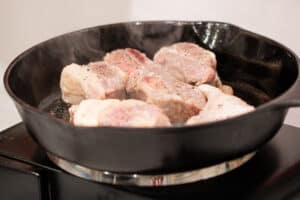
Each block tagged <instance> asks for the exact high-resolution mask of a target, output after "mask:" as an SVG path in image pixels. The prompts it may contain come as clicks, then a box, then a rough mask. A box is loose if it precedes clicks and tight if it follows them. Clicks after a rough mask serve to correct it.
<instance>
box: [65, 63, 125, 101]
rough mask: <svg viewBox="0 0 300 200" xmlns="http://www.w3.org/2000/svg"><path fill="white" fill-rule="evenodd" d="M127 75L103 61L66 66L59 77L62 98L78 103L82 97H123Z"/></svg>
mask: <svg viewBox="0 0 300 200" xmlns="http://www.w3.org/2000/svg"><path fill="white" fill-rule="evenodd" d="M126 80H127V76H126V74H125V73H124V72H123V71H121V70H120V69H119V68H118V67H116V66H113V65H108V64H106V63H105V62H95V63H89V64H88V65H83V66H80V65H77V64H71V65H68V66H66V67H65V68H64V69H63V71H62V73H61V79H60V87H61V91H62V98H63V100H64V101H65V102H67V103H71V104H78V103H79V102H80V101H81V100H83V99H105V98H121V99H122V98H125V85H126Z"/></svg>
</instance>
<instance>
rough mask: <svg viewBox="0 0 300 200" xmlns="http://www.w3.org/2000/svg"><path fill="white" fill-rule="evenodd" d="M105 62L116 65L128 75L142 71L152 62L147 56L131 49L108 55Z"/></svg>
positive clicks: (119, 50)
mask: <svg viewBox="0 0 300 200" xmlns="http://www.w3.org/2000/svg"><path fill="white" fill-rule="evenodd" d="M104 61H105V62H107V63H108V64H112V65H116V66H117V67H119V68H120V69H121V70H123V71H124V72H125V73H127V74H128V75H129V74H130V73H132V72H134V71H136V70H139V69H141V68H142V67H143V66H144V65H145V64H147V63H148V62H150V63H151V62H152V61H151V60H150V59H149V58H148V57H147V56H146V55H145V54H143V53H142V52H140V51H138V50H136V49H131V48H126V49H118V50H115V51H112V52H110V53H107V54H106V55H105V57H104Z"/></svg>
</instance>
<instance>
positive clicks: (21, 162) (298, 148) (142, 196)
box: [0, 123, 300, 200]
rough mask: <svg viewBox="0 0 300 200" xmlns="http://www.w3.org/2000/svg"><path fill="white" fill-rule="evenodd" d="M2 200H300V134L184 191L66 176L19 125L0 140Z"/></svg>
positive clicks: (288, 133)
mask: <svg viewBox="0 0 300 200" xmlns="http://www.w3.org/2000/svg"><path fill="white" fill-rule="evenodd" d="M0 177H1V178H0V199H3V200H5V199H32V200H34V199H41V200H45V199H46V200H52V199H55V200H61V199H64V200H68V199H72V200H77V199H78V200H79V199H81V200H82V199H89V200H94V199H104V200H106V199H109V200H115V199H125V200H126V199H130V200H146V199H272V200H276V199H300V129H299V128H296V127H292V126H288V125H284V126H283V127H282V128H281V129H280V131H279V133H278V134H277V135H276V136H275V138H273V139H272V140H271V141H270V142H269V143H268V144H267V145H265V146H264V147H262V148H261V149H260V150H259V151H258V153H257V155H256V156H255V157H254V158H252V159H251V160H250V161H249V162H248V163H246V164H245V165H243V166H241V167H240V168H238V169H236V170H233V171H232V172H229V173H227V174H225V175H222V176H219V177H216V178H212V179H209V180H205V181H200V182H197V183H192V184H186V185H181V186H169V187H156V188H138V187H120V186H112V185H107V184H100V183H96V182H92V181H88V180H84V179H81V178H78V177H75V176H73V175H70V174H68V173H66V172H63V171H62V170H60V169H59V168H58V167H56V166H55V165H54V164H53V163H51V162H50V161H49V159H48V158H47V156H46V153H45V151H44V150H43V149H42V148H41V147H40V146H38V145H37V144H36V143H35V142H34V140H32V138H31V137H30V136H29V134H28V133H27V131H26V129H25V127H24V125H23V124H22V123H21V124H17V125H15V126H13V127H11V128H9V129H7V130H5V131H3V132H2V133H1V134H0Z"/></svg>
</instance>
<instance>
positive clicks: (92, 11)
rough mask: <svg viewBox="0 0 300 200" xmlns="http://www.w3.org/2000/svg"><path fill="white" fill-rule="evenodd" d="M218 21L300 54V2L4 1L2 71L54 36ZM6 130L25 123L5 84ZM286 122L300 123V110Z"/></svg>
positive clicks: (0, 13)
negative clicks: (130, 24) (119, 25)
mask: <svg viewBox="0 0 300 200" xmlns="http://www.w3.org/2000/svg"><path fill="white" fill-rule="evenodd" d="M163 19H178V20H216V21H225V22H231V23H233V24H237V25H240V26H242V27H244V28H247V29H249V30H251V31H254V32H258V33H261V34H263V35H266V36H268V37H270V38H273V39H275V40H277V41H279V42H281V43H283V44H285V45H286V46H288V47H290V48H291V49H292V50H294V51H295V52H296V53H297V54H298V55H300V37H299V36H300V22H299V19H300V1H299V0H286V1H283V0H265V1H261V0H224V1H220V0H151V1H149V0H107V1H105V0H86V1H83V0H82V1H79V0H78V1H76V0H49V1H42V0H26V1H22V0H0V73H1V76H3V72H4V70H5V68H6V66H7V65H8V63H9V62H10V61H11V60H12V59H13V58H14V57H15V56H16V55H18V54H19V53H21V52H22V51H23V50H25V49H27V48H29V47H30V46H32V45H34V44H36V43H39V42H41V41H43V40H45V39H48V38H50V37H53V36H56V35H59V34H62V33H65V32H69V31H72V30H77V29H80V28H85V27H89V26H96V25H100V24H105V23H112V22H120V21H128V20H163ZM0 105H1V106H0V112H1V116H0V129H4V128H5V127H8V126H9V125H12V124H14V123H15V122H17V121H19V120H20V119H19V117H18V116H17V113H16V111H15V108H14V107H13V104H12V102H11V101H10V99H9V98H8V97H7V94H6V92H5V91H4V88H3V84H1V87H0ZM286 123H288V124H293V125H297V126H299V127H300V109H291V111H290V112H289V115H288V117H287V119H286Z"/></svg>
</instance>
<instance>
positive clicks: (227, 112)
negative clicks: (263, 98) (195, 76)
mask: <svg viewBox="0 0 300 200" xmlns="http://www.w3.org/2000/svg"><path fill="white" fill-rule="evenodd" d="M198 88H199V89H200V90H201V91H202V92H203V93H204V94H205V96H206V97H207V103H206V105H205V106H204V108H203V110H202V111H201V112H200V113H199V114H198V115H196V116H193V117H191V118H190V119H189V120H188V121H187V123H186V124H203V123H207V122H213V121H218V120H224V119H227V118H230V117H234V116H238V115H242V114H244V113H247V112H250V111H252V110H254V107H253V106H251V105H249V104H247V103H246V102H245V101H243V100H242V99H240V98H238V97H236V96H233V95H228V94H225V93H223V92H222V91H221V90H220V89H218V88H216V87H213V86H211V85H207V84H203V85H200V86H198Z"/></svg>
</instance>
